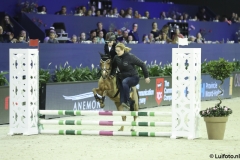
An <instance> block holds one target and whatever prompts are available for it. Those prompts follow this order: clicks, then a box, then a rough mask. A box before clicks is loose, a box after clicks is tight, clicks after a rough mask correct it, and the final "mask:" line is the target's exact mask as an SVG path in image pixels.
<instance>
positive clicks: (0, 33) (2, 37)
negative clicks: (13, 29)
mask: <svg viewBox="0 0 240 160" xmlns="http://www.w3.org/2000/svg"><path fill="white" fill-rule="evenodd" d="M5 39H6V38H5V35H4V34H3V28H2V26H0V43H4V41H5Z"/></svg>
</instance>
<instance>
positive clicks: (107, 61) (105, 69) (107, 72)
mask: <svg viewBox="0 0 240 160" xmlns="http://www.w3.org/2000/svg"><path fill="white" fill-rule="evenodd" d="M100 62H101V63H102V64H103V65H104V67H103V68H102V67H101V72H103V71H105V72H106V74H107V75H106V77H103V76H102V77H103V79H105V78H108V77H109V76H110V71H111V65H110V67H109V68H105V64H106V63H111V59H107V60H105V61H104V60H103V59H101V61H100Z"/></svg>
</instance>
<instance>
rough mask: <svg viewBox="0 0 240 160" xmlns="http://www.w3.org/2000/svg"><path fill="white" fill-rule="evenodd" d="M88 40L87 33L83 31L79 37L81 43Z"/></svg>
mask: <svg viewBox="0 0 240 160" xmlns="http://www.w3.org/2000/svg"><path fill="white" fill-rule="evenodd" d="M83 41H86V33H84V32H82V33H81V34H80V37H79V43H82V42H83Z"/></svg>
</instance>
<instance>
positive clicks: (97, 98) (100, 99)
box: [92, 88, 105, 108]
mask: <svg viewBox="0 0 240 160" xmlns="http://www.w3.org/2000/svg"><path fill="white" fill-rule="evenodd" d="M92 92H93V94H94V97H95V100H96V101H97V102H99V103H100V107H101V108H103V107H104V106H105V104H104V100H103V98H100V97H98V95H97V94H99V95H101V96H102V95H103V91H102V90H101V89H99V88H93V89H92ZM102 97H103V96H102ZM104 99H105V98H104Z"/></svg>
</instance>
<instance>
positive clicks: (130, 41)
mask: <svg viewBox="0 0 240 160" xmlns="http://www.w3.org/2000/svg"><path fill="white" fill-rule="evenodd" d="M127 43H129V44H132V43H133V37H132V36H128V40H127Z"/></svg>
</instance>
